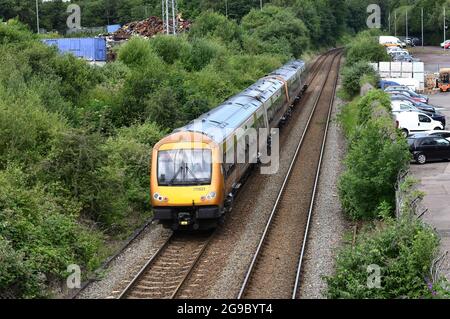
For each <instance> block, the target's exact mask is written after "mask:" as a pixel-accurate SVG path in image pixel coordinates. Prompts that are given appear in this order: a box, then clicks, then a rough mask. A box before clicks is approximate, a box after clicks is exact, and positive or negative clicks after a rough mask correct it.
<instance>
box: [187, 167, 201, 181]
mask: <svg viewBox="0 0 450 319" xmlns="http://www.w3.org/2000/svg"><path fill="white" fill-rule="evenodd" d="M186 171H188V172H189V173H190V174H191V175H192V177H193V178H194V181H195V183H196V184H200V180H199V179H198V178H197V176H195V174H194V172H193V171H192V170H191V169H190V168H189V166H188V165H187V164H186Z"/></svg>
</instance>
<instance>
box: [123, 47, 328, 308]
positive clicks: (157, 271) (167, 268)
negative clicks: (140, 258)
mask: <svg viewBox="0 0 450 319" xmlns="http://www.w3.org/2000/svg"><path fill="white" fill-rule="evenodd" d="M334 51H335V50H332V51H329V52H327V53H326V54H323V55H321V56H320V57H319V58H317V60H316V61H315V63H314V64H313V65H312V67H311V69H310V76H309V79H308V84H309V85H310V84H311V83H312V82H313V81H314V80H315V79H316V78H317V77H318V76H319V74H321V71H322V66H323V64H324V63H326V61H327V59H328V57H329V56H330V55H333V54H334V53H333V52H334ZM212 238H213V234H212V233H203V234H201V235H199V234H182V233H181V234H178V233H174V234H172V235H171V236H170V237H169V238H168V239H167V240H166V241H165V242H164V244H163V245H162V246H161V247H160V248H159V249H158V250H157V252H156V253H155V254H154V255H153V256H152V257H151V258H150V259H149V260H148V261H147V263H146V264H145V265H144V266H143V267H142V268H141V269H140V271H139V272H138V273H137V274H136V275H135V276H134V277H133V279H132V280H131V281H129V282H128V283H127V285H126V287H125V288H124V289H121V290H120V294H119V295H118V298H119V299H128V298H129V299H151V298H158V299H160V298H177V297H180V296H181V297H182V296H184V295H185V293H186V292H187V291H189V287H186V286H187V285H186V282H187V281H188V279H189V278H190V276H191V274H192V273H193V270H194V269H195V268H196V266H197V264H198V262H199V260H200V259H201V258H202V256H203V255H204V253H205V251H206V249H207V247H208V245H209V244H210V242H211V241H212ZM131 243H132V241H130V242H129V243H128V244H127V245H126V246H125V247H124V248H123V250H125V249H126V248H127V247H128V246H129V245H131ZM204 259H207V256H205V258H204ZM191 288H192V287H191ZM187 295H189V293H187ZM116 296H117V295H116Z"/></svg>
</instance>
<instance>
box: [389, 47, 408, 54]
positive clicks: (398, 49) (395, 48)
mask: <svg viewBox="0 0 450 319" xmlns="http://www.w3.org/2000/svg"><path fill="white" fill-rule="evenodd" d="M386 51H387V53H388V54H391V53H393V52H400V51H405V50H403V49H402V48H399V47H387V48H386Z"/></svg>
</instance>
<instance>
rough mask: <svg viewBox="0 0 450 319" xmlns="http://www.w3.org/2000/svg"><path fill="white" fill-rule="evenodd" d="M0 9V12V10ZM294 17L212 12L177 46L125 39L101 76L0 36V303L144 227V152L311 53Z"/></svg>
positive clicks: (14, 30) (85, 264)
mask: <svg viewBox="0 0 450 319" xmlns="http://www.w3.org/2000/svg"><path fill="white" fill-rule="evenodd" d="M2 8H3V7H2ZM311 43H312V41H311V37H310V31H309V29H308V27H307V26H306V25H305V24H304V22H303V21H302V20H301V19H300V18H299V17H298V16H296V15H295V14H293V13H292V10H291V9H283V8H280V7H275V6H266V7H265V9H264V11H263V12H261V11H260V10H252V11H250V13H249V14H248V16H244V17H243V18H242V24H240V23H238V22H236V21H234V20H229V19H227V18H226V17H225V16H223V15H220V14H218V13H214V12H203V13H200V14H199V15H198V17H197V21H196V22H195V23H194V25H193V27H192V29H191V32H190V33H187V34H185V35H182V36H179V37H177V38H174V37H167V36H158V37H155V38H152V39H150V40H149V39H142V38H133V39H131V40H130V41H128V42H127V43H126V44H124V45H123V46H121V47H120V49H119V51H118V61H116V62H114V63H109V64H108V65H106V66H105V67H103V68H99V67H92V66H89V65H88V64H87V63H85V62H84V61H82V60H79V59H76V58H74V57H73V56H71V55H59V54H58V52H57V50H56V49H54V48H50V47H47V46H45V45H44V44H42V43H41V42H40V40H39V37H38V36H36V35H34V34H32V33H31V32H30V31H29V30H28V28H27V27H25V26H24V25H23V24H21V23H19V22H17V21H16V20H10V21H8V22H7V23H6V24H5V23H1V24H0V69H1V70H2V72H1V73H0V181H1V183H0V184H1V185H0V250H1V252H2V255H1V257H0V295H1V296H14V297H30V298H31V297H41V296H46V295H47V294H48V293H49V291H48V290H47V286H48V285H49V284H50V283H54V282H55V281H58V280H63V279H64V276H65V275H66V274H65V271H66V268H67V266H68V265H70V264H78V265H80V266H81V267H82V269H83V274H86V273H89V271H91V270H93V269H95V268H96V267H98V265H99V263H100V262H101V261H102V260H103V259H104V258H105V257H106V255H107V254H108V253H109V251H108V249H107V245H106V246H105V242H106V241H107V240H108V238H110V237H113V238H117V239H120V238H122V237H124V236H127V234H129V233H130V231H132V230H134V229H135V228H137V226H138V225H140V224H142V222H143V221H144V220H145V219H147V218H149V217H150V216H151V209H150V206H149V191H148V188H149V185H148V184H149V183H148V172H149V163H150V154H151V148H152V146H153V145H154V144H155V143H156V142H157V141H158V140H159V139H160V138H161V137H162V136H164V135H165V134H167V133H169V132H170V131H171V130H172V129H174V128H176V127H179V126H182V125H184V124H185V123H187V122H188V121H190V120H192V119H194V118H196V117H198V116H199V115H200V114H202V113H203V112H205V111H207V110H209V109H211V108H212V107H215V106H217V105H218V104H220V103H222V102H223V101H224V100H225V99H226V98H228V97H230V96H231V95H233V94H235V93H237V92H239V91H241V90H242V89H244V88H245V87H247V86H248V85H250V84H252V83H253V82H254V81H255V80H256V79H258V78H260V77H262V76H264V75H265V74H267V73H269V72H271V71H272V70H274V69H275V68H277V67H279V66H280V65H282V63H284V62H285V61H287V60H289V59H291V58H294V57H297V58H298V57H300V55H301V54H303V53H305V52H306V50H308V48H310V47H312V45H311Z"/></svg>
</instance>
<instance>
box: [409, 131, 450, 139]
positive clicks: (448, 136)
mask: <svg viewBox="0 0 450 319" xmlns="http://www.w3.org/2000/svg"><path fill="white" fill-rule="evenodd" d="M426 136H438V137H442V138H445V139H447V140H449V141H450V131H444V130H442V131H441V130H437V131H426V132H420V133H414V134H411V135H409V136H408V138H410V137H411V138H419V137H426Z"/></svg>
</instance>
